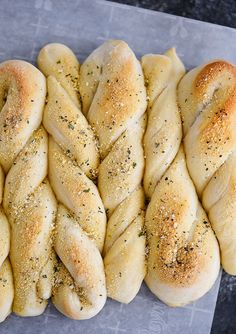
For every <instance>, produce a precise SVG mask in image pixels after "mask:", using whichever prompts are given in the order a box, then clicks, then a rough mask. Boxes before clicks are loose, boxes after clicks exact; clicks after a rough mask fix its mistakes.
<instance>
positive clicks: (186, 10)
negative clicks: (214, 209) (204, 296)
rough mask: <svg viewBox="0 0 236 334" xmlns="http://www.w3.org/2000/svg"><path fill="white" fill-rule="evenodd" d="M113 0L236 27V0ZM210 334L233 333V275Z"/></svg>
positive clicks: (235, 317)
mask: <svg viewBox="0 0 236 334" xmlns="http://www.w3.org/2000/svg"><path fill="white" fill-rule="evenodd" d="M113 1H114V2H119V3H123V4H127V5H133V6H137V7H143V8H147V9H152V10H157V11H161V12H165V13H169V14H174V15H179V16H184V17H189V18H192V19H196V20H201V21H206V22H212V23H217V24H220V25H224V26H228V27H232V28H236V0H225V1H224V0H134V1H133V0H113ZM235 43H236V41H235ZM229 47H230V45H229ZM235 256H236V254H235ZM180 334H191V333H180ZM202 334H204V333H202ZM211 334H236V277H233V276H229V275H227V274H226V273H224V272H223V275H222V280H221V285H220V291H219V296H218V300H217V305H216V310H215V316H214V321H213V325H212V330H211Z"/></svg>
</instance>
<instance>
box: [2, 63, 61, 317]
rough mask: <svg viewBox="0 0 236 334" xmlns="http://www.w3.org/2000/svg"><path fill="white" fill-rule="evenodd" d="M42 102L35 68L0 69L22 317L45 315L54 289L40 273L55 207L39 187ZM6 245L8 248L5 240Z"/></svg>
mask: <svg viewBox="0 0 236 334" xmlns="http://www.w3.org/2000/svg"><path fill="white" fill-rule="evenodd" d="M45 97H46V82H45V78H44V76H43V75H42V73H41V72H40V71H39V70H37V69H36V68H35V67H34V66H33V65H31V64H29V63H27V62H24V61H20V60H10V61H6V62H4V63H2V64H0V109H1V114H0V140H1V146H0V165H1V166H2V167H3V169H4V171H5V173H6V174H7V175H6V181H5V188H4V194H3V191H2V190H3V189H2V188H3V172H2V167H1V177H0V187H1V189H0V192H1V199H2V194H3V206H4V211H5V213H6V214H7V218H8V220H9V223H10V225H11V249H10V258H11V263H12V269H13V274H14V286H15V294H14V303H13V310H14V312H15V313H17V314H19V315H22V316H32V315H38V314H41V313H42V312H43V311H44V309H45V307H46V304H47V302H46V300H47V299H48V298H49V297H50V293H51V285H52V281H51V278H50V277H49V275H48V277H47V278H46V279H45V278H44V277H42V276H41V274H42V273H44V272H45V268H47V271H48V270H49V267H50V266H49V262H50V260H49V259H50V254H51V241H50V235H51V229H52V221H53V218H54V217H53V211H54V204H55V203H54V197H53V194H52V192H51V189H50V187H49V185H48V184H47V183H45V184H44V183H43V182H44V178H45V176H46V173H47V134H46V132H45V131H44V130H43V129H42V128H40V129H39V130H38V131H35V130H37V128H38V127H39V125H40V123H41V120H42V113H43V107H44V103H45ZM7 244H8V247H9V240H8V241H7ZM31 260H32V261H31ZM7 261H8V260H5V262H4V263H6V265H5V272H4V275H5V276H7V277H8V284H7V285H6V288H5V292H4V291H1V295H2V293H3V295H2V296H3V297H4V298H3V301H2V304H1V307H2V310H1V311H3V310H4V302H6V304H5V316H6V315H7V314H8V313H9V312H10V311H11V304H12V299H13V282H12V278H11V275H12V273H11V267H10V265H9V263H8V262H7ZM51 268H52V265H51ZM42 280H43V281H44V283H42ZM2 288H3V287H2V286H1V289H2ZM7 298H8V300H7ZM6 308H7V309H6ZM6 311H7V312H6ZM0 317H3V314H1V315H0Z"/></svg>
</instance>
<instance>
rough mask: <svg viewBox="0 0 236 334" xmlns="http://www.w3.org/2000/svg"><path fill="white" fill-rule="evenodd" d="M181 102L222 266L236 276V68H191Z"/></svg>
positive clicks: (191, 159) (191, 161) (194, 173)
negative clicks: (219, 250) (218, 246)
mask: <svg viewBox="0 0 236 334" xmlns="http://www.w3.org/2000/svg"><path fill="white" fill-rule="evenodd" d="M178 99H179V105H180V109H181V114H182V120H183V128H184V147H185V152H186V158H187V166H188V169H189V173H190V175H191V177H192V179H193V182H194V184H195V186H196V189H197V192H198V194H199V196H200V198H201V199H202V203H203V206H204V208H205V209H206V212H207V214H208V216H209V219H210V222H211V224H212V227H213V229H214V231H215V233H216V236H217V238H218V240H219V244H220V248H221V261H222V265H223V267H224V269H225V270H226V271H227V272H228V273H229V274H231V275H236V258H235V253H236V67H235V66H233V65H231V64H229V63H227V62H226V61H223V60H216V61H212V62H210V63H208V64H204V65H203V66H199V67H197V68H195V69H193V70H192V71H190V72H189V73H188V74H187V75H186V76H184V78H183V79H182V80H181V82H180V85H179V89H178Z"/></svg>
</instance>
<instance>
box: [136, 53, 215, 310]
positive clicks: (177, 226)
mask: <svg viewBox="0 0 236 334" xmlns="http://www.w3.org/2000/svg"><path fill="white" fill-rule="evenodd" d="M142 66H143V71H144V74H145V78H146V80H147V90H148V95H149V98H150V100H149V108H148V109H149V117H148V125H147V131H146V134H145V138H144V143H145V146H144V148H145V155H146V170H145V176H144V185H145V190H146V193H147V197H149V198H151V200H150V203H149V205H148V208H147V212H146V230H147V243H148V249H149V253H148V271H147V276H146V278H145V281H146V283H147V285H148V286H149V288H150V289H151V291H152V292H153V293H154V294H156V295H157V296H158V297H159V298H160V299H161V300H162V301H164V302H165V303H166V304H168V305H170V306H182V305H185V304H187V303H189V302H191V301H193V300H196V299H198V298H199V297H201V296H202V295H203V294H205V293H206V292H207V291H208V290H209V289H210V288H211V286H212V285H213V283H214V281H215V279H216V277H217V275H218V273H219V266H220V264H219V250H218V244H217V241H216V238H215V236H214V233H213V231H212V230H211V227H210V224H209V222H208V220H207V216H206V214H205V212H204V210H203V209H202V207H201V205H200V203H199V201H198V197H197V194H196V191H195V188H194V185H193V183H192V181H191V179H190V177H189V174H188V171H187V168H186V162H185V156H184V152H183V149H182V146H179V145H180V142H181V137H182V130H181V120H180V114H179V111H178V107H177V96H176V86H177V84H178V81H179V80H180V78H181V76H182V75H183V74H184V67H183V64H182V63H181V61H180V60H179V58H178V57H177V55H176V53H175V50H174V49H170V50H169V51H167V53H166V54H165V55H164V56H159V55H146V56H144V57H143V58H142ZM176 153H177V155H176Z"/></svg>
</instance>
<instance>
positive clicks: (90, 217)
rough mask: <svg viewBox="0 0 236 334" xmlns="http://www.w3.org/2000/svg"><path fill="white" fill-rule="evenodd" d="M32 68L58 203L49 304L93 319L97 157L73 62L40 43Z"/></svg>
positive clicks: (100, 298) (101, 227)
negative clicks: (42, 91)
mask: <svg viewBox="0 0 236 334" xmlns="http://www.w3.org/2000/svg"><path fill="white" fill-rule="evenodd" d="M38 65H39V68H40V69H41V71H42V72H43V73H44V74H45V75H46V76H47V88H48V98H47V106H46V108H45V111H44V118H43V123H44V126H45V128H46V129H47V131H48V132H49V134H50V135H51V136H50V142H49V179H50V183H51V185H52V188H53V190H54V192H55V194H56V197H57V200H58V211H57V217H56V229H55V251H56V253H57V255H58V256H59V258H60V260H58V263H57V265H56V273H55V283H54V284H55V285H54V289H53V298H52V300H53V303H54V304H55V306H56V307H57V309H58V310H59V311H61V312H62V313H63V314H65V315H66V316H68V317H70V318H73V319H89V318H91V317H93V316H95V315H96V314H97V313H98V312H99V311H100V310H101V309H102V308H103V306H104V304H105V301H106V285H105V273H104V266H103V261H102V256H101V254H100V252H101V251H102V248H103V244H104V238H105V229H106V213H105V210H104V207H103V203H102V200H101V198H100V195H99V192H98V189H97V187H96V185H95V184H94V182H93V180H94V179H95V178H96V176H97V168H98V164H99V154H98V149H97V145H96V140H95V136H94V133H93V131H92V129H91V127H90V126H89V124H88V122H87V120H86V118H85V117H84V115H83V114H82V112H81V109H80V100H79V94H78V75H79V63H78V61H77V59H76V57H75V55H74V54H73V52H72V51H71V50H70V49H69V48H67V47H66V46H64V45H61V44H49V45H46V46H45V47H44V48H43V49H42V50H41V51H40V53H39V56H38Z"/></svg>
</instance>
